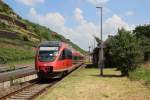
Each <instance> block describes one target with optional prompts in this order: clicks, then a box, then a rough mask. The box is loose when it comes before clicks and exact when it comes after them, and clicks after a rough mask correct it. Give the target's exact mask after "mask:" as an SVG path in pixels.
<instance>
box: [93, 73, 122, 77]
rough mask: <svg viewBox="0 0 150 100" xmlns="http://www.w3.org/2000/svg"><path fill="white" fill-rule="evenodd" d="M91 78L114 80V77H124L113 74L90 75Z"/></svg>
mask: <svg viewBox="0 0 150 100" xmlns="http://www.w3.org/2000/svg"><path fill="white" fill-rule="evenodd" d="M90 76H94V77H104V78H105V77H106V78H112V77H123V76H122V75H113V74H104V75H102V76H101V75H90Z"/></svg>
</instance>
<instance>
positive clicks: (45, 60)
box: [35, 41, 60, 79]
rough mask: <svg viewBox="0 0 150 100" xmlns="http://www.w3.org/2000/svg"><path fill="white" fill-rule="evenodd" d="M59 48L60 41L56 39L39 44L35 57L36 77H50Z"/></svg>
mask: <svg viewBox="0 0 150 100" xmlns="http://www.w3.org/2000/svg"><path fill="white" fill-rule="evenodd" d="M59 48H60V43H59V42H56V41H53V42H52V41H51V42H44V43H41V44H40V45H39V47H38V50H37V53H36V58H35V59H36V60H35V68H36V70H37V75H38V78H40V79H43V78H44V79H45V78H48V77H52V75H53V70H54V67H55V65H56V64H55V63H56V58H57V56H58V53H59Z"/></svg>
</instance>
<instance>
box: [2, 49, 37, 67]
mask: <svg viewBox="0 0 150 100" xmlns="http://www.w3.org/2000/svg"><path fill="white" fill-rule="evenodd" d="M34 55H35V51H33V50H25V49H24V50H23V49H17V48H1V49H0V64H5V63H9V62H13V61H21V60H28V59H33V58H34Z"/></svg>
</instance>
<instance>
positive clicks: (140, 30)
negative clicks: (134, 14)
mask: <svg viewBox="0 0 150 100" xmlns="http://www.w3.org/2000/svg"><path fill="white" fill-rule="evenodd" d="M133 34H134V35H135V36H136V38H137V39H139V41H140V47H141V50H142V52H143V53H144V60H145V61H147V60H149V59H150V25H143V26H137V27H136V28H135V30H134V31H133Z"/></svg>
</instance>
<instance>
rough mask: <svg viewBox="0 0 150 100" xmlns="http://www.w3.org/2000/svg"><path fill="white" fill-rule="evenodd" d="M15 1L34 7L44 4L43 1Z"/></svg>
mask: <svg viewBox="0 0 150 100" xmlns="http://www.w3.org/2000/svg"><path fill="white" fill-rule="evenodd" d="M16 1H17V2H19V3H22V4H24V5H27V6H34V5H36V4H38V3H44V1H45V0H16Z"/></svg>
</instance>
